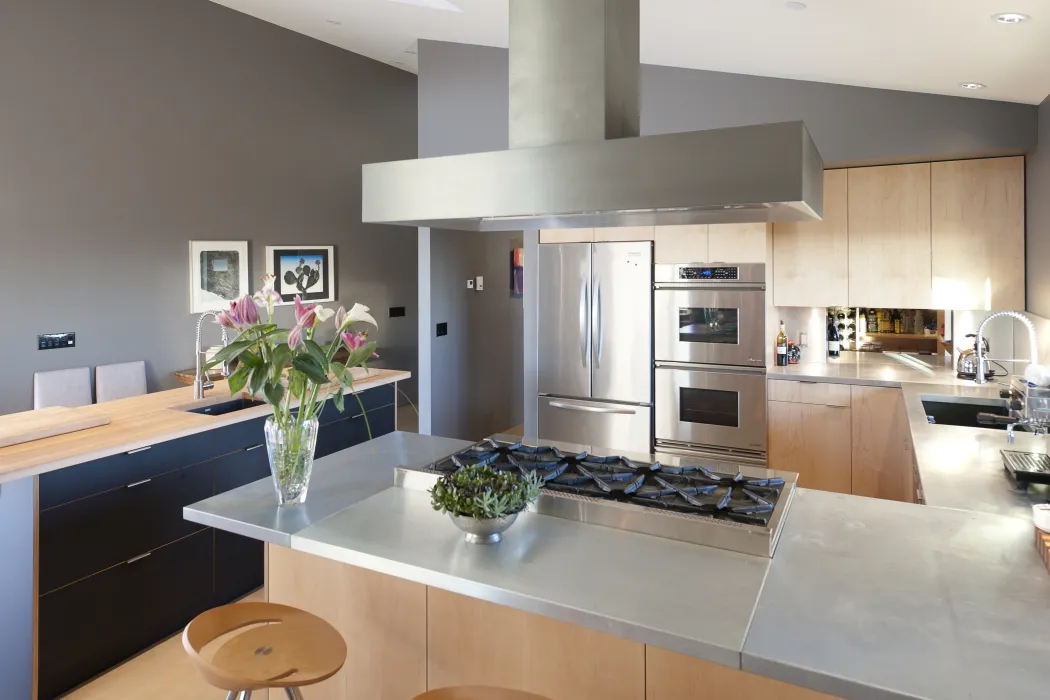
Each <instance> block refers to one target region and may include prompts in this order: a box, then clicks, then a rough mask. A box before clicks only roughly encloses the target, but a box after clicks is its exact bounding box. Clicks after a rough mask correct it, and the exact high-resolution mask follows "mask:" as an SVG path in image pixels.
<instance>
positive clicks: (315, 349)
mask: <svg viewBox="0 0 1050 700" xmlns="http://www.w3.org/2000/svg"><path fill="white" fill-rule="evenodd" d="M303 347H305V348H306V352H307V354H309V355H310V357H312V358H313V360H314V362H316V363H317V366H318V367H320V368H321V371H322V372H324V373H325V374H326V375H327V374H328V357H327V356H326V355H325V354H324V350H323V349H322V348H321V346H320V345H318V344H317V343H316V342H314V341H313V340H304V341H303Z"/></svg>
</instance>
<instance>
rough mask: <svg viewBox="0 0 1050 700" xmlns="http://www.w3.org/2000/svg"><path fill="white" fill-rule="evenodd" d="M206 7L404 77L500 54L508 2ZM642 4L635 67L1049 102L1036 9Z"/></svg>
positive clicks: (973, 3) (1040, 8)
mask: <svg viewBox="0 0 1050 700" xmlns="http://www.w3.org/2000/svg"><path fill="white" fill-rule="evenodd" d="M214 1H215V2H218V3H219V4H221V5H225V6H227V7H231V8H233V9H236V10H240V11H241V12H245V13H247V14H250V15H254V16H255V17H259V18H261V19H264V20H266V21H269V22H272V23H274V24H278V25H280V26H283V27H287V28H288V29H292V30H294V31H297V32H300V33H302V34H306V35H309V36H312V37H315V38H317V39H320V40H322V41H326V42H328V43H330V44H335V45H336V46H340V47H342V48H345V49H347V50H350V51H353V52H355V53H359V54H362V55H364V56H368V57H370V58H374V59H376V60H378V61H383V62H385V63H389V64H391V65H396V66H398V67H400V68H403V69H405V70H410V71H415V70H416V65H417V64H416V56H415V54H414V52H415V43H416V41H417V40H418V39H437V40H441V41H454V42H460V43H469V44H483V45H488V46H506V45H507V0H214ZM567 1H571V0H567ZM641 2H642V61H643V62H644V63H655V64H660V65H667V66H682V67H686V68H703V69H708V70H717V71H726V72H730V73H750V74H754V75H767V76H775V77H783V78H798V79H805V80H816V81H821V82H829V83H842V84H847V85H864V86H870V87H881V88H893V89H899V90H911V91H917V92H931V93H940V94H946V95H964V96H966V97H976V98H983V99H994V100H1008V101H1013V102H1026V103H1029V104H1036V103H1039V102H1041V101H1042V100H1043V99H1044V98H1045V97H1046V96H1047V94H1048V93H1050V3H1048V2H1047V1H1046V0H806V4H807V5H808V9H805V10H794V9H790V8H788V7H787V6H786V3H785V2H784V0H641ZM428 5H434V6H435V7H429V6H428ZM449 6H453V7H458V8H459V9H460V11H458V12H456V11H451V10H449V9H447V8H448V7H449ZM437 7H444V8H446V9H435V8H437ZM998 12H1023V13H1026V14H1029V15H1031V16H1032V19H1031V20H1030V21H1028V22H1026V23H1024V24H1020V25H1013V26H1007V25H1002V24H999V23H997V22H994V21H992V19H991V16H992V15H993V14H995V13H998ZM336 22H338V24H336ZM961 82H979V83H984V84H986V85H987V86H988V87H987V88H986V89H984V90H980V91H968V90H963V89H962V88H960V87H959V83H961Z"/></svg>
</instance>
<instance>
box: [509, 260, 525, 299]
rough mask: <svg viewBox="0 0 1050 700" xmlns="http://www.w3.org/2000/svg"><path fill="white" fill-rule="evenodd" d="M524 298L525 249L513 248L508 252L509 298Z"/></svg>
mask: <svg viewBox="0 0 1050 700" xmlns="http://www.w3.org/2000/svg"><path fill="white" fill-rule="evenodd" d="M523 296H525V249H524V248H515V249H514V250H512V251H511V252H510V298H511V299H521V298H522V297H523Z"/></svg>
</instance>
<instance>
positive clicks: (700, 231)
mask: <svg viewBox="0 0 1050 700" xmlns="http://www.w3.org/2000/svg"><path fill="white" fill-rule="evenodd" d="M709 228H710V227H709V226H708V225H707V224H694V225H692V226H657V227H656V245H655V246H654V249H653V262H656V263H658V264H659V263H669V264H675V263H691V262H707V251H708V237H709V230H708V229H709Z"/></svg>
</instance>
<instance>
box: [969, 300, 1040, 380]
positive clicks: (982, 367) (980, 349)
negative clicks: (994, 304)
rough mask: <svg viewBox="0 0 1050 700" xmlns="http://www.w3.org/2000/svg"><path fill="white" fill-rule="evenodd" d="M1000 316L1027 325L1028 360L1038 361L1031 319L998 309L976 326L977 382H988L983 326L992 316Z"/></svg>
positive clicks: (1037, 347) (1035, 362) (1036, 344)
mask: <svg viewBox="0 0 1050 700" xmlns="http://www.w3.org/2000/svg"><path fill="white" fill-rule="evenodd" d="M1000 316H1009V317H1010V318H1015V319H1017V320H1018V321H1020V322H1021V323H1023V324H1024V325H1025V326H1027V327H1028V346H1029V347H1028V357H1029V360H1028V362H1029V363H1031V364H1033V365H1034V364H1038V363H1039V345H1038V343H1037V342H1036V339H1035V326H1034V325H1033V324H1032V321H1031V320H1029V318H1028V317H1027V316H1025V315H1024V314H1019V313H1017V312H1016V311H1000V312H998V313H994V314H992V315H991V316H989V317H988V318H986V319H984V320H983V321H981V325H979V326H978V327H977V377H976V378H975V379H974V381H975V382H977V383H978V384H987V383H988V379H987V378H986V377H985V375H986V374H987V372H988V358H987V357H985V356H984V327H985V326H987V325H988V322H989V321H991V320H992V319H993V318H999V317H1000ZM1018 361H1019V360H1003V362H1018Z"/></svg>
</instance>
